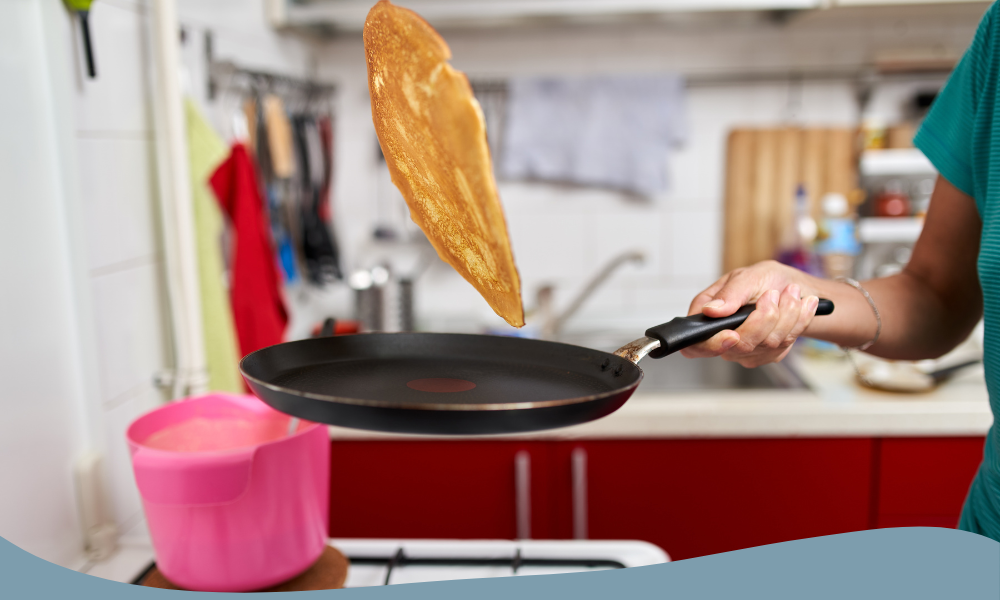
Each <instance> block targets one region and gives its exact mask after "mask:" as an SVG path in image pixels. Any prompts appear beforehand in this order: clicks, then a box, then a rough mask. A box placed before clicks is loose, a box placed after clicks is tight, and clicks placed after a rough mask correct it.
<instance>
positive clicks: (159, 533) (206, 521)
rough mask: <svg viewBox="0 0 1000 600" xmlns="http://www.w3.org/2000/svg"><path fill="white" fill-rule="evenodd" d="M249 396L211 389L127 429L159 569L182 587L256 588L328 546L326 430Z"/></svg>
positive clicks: (297, 569)
mask: <svg viewBox="0 0 1000 600" xmlns="http://www.w3.org/2000/svg"><path fill="white" fill-rule="evenodd" d="M289 419H290V417H288V415H284V414H282V413H279V412H277V411H275V410H274V409H272V408H270V407H269V406H267V405H266V404H264V403H263V402H261V401H260V400H258V399H257V398H255V397H253V396H234V395H228V394H212V395H208V396H200V397H197V398H191V399H189V400H185V401H183V402H176V403H173V404H169V405H166V406H163V407H161V408H158V409H156V410H153V411H151V412H149V413H147V414H145V415H143V416H141V417H139V418H138V419H136V420H135V422H133V423H132V425H131V426H130V427H129V428H128V432H127V436H128V443H129V447H130V448H131V450H132V467H133V469H134V471H135V480H136V483H137V484H138V486H139V493H140V494H141V495H142V504H143V508H144V509H145V512H146V521H147V522H148V524H149V532H150V535H151V536H152V539H153V548H154V549H155V551H156V562H157V566H158V567H159V569H160V571H161V572H162V573H163V574H164V576H166V577H167V579H169V580H170V581H172V582H174V583H176V584H177V585H179V586H181V587H183V588H187V589H189V590H200V591H211V592H240V591H250V590H259V589H263V588H266V587H270V586H272V585H275V584H278V583H280V582H282V581H285V580H288V579H291V578H292V577H295V576H296V575H298V574H299V573H301V572H303V571H304V570H306V569H307V568H309V566H310V565H311V564H312V563H313V562H315V561H316V560H317V559H318V558H319V556H320V554H321V553H322V552H323V548H324V547H325V545H326V535H327V531H328V528H327V523H328V512H327V511H328V504H329V493H330V492H329V481H330V442H329V439H328V437H327V432H326V428H325V427H323V426H321V425H318V424H316V423H309V422H306V421H303V422H301V423H300V424H299V426H298V428H297V429H296V431H295V432H294V433H293V434H292V435H287V429H288V423H289Z"/></svg>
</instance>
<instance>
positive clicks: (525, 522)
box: [514, 450, 531, 540]
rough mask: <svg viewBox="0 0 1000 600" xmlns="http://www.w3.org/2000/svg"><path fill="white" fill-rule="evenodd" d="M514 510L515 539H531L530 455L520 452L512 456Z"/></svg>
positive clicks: (523, 451) (524, 451)
mask: <svg viewBox="0 0 1000 600" xmlns="http://www.w3.org/2000/svg"><path fill="white" fill-rule="evenodd" d="M514 509H515V514H516V517H517V539H519V540H530V539H531V455H530V454H528V452H527V451H526V450H521V451H520V452H518V453H517V454H515V455H514Z"/></svg>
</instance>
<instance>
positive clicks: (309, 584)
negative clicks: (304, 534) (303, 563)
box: [140, 546, 350, 592]
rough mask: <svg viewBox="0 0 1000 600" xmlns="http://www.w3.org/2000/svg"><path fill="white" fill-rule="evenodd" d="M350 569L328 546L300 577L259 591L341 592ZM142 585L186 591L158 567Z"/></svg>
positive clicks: (337, 553)
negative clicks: (164, 574) (165, 575)
mask: <svg viewBox="0 0 1000 600" xmlns="http://www.w3.org/2000/svg"><path fill="white" fill-rule="evenodd" d="M349 567H350V562H349V561H348V560H347V557H346V556H344V555H343V554H342V553H341V552H340V550H337V549H336V548H334V547H333V546H327V547H326V549H325V550H323V554H322V555H320V557H319V560H317V561H316V562H315V563H313V566H311V567H309V568H308V569H306V571H305V572H303V573H302V574H301V575H299V576H298V577H295V578H293V579H290V580H288V581H286V582H284V583H279V584H278V585H276V586H273V587H269V588H267V589H266V590H259V591H261V592H307V591H312V590H339V589H341V588H343V587H344V582H345V581H347V569H348V568H349ZM140 585H143V586H145V587H153V588H160V589H164V590H183V589H184V588H182V587H178V586H177V585H174V584H173V583H172V582H171V581H169V580H168V579H167V578H166V577H164V576H163V573H160V570H159V569H158V568H156V567H153V569H152V570H151V571H150V572H149V574H147V575H146V577H145V578H143V580H142V582H141V583H140Z"/></svg>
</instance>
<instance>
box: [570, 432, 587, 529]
mask: <svg viewBox="0 0 1000 600" xmlns="http://www.w3.org/2000/svg"><path fill="white" fill-rule="evenodd" d="M570 460H571V468H572V476H573V539H575V540H585V539H587V451H586V450H584V449H583V448H574V449H573V454H572V456H571V459H570Z"/></svg>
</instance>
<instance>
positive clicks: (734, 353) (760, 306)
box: [726, 290, 780, 360]
mask: <svg viewBox="0 0 1000 600" xmlns="http://www.w3.org/2000/svg"><path fill="white" fill-rule="evenodd" d="M779 298H780V294H778V290H770V291H768V292H766V293H765V294H763V295H762V296H761V297H760V298H758V299H757V308H756V310H754V311H753V312H752V313H750V316H749V317H747V320H746V321H744V322H743V324H742V325H740V326H739V327H737V328H736V333H738V334H740V341H739V343H737V344H736V345H735V346H733V347H732V348H730V349H729V350H727V351H726V354H727V355H729V356H730V357H731V358H732V359H733V360H738V359H740V358H742V356H741V355H745V354H749V353H751V352H753V351H754V350H755V349H756V348H757V346H758V345H760V343H761V342H763V341H764V339H765V338H766V337H767V336H768V335H769V334H770V333H771V331H773V330H774V326H775V325H777V324H778V317H779V313H778V299H779Z"/></svg>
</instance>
